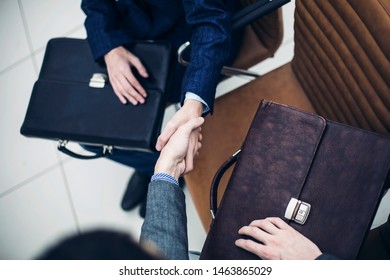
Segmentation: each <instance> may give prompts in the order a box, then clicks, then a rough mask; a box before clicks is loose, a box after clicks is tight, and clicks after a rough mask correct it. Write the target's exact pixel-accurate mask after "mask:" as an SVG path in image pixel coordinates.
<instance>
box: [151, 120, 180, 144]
mask: <svg viewBox="0 0 390 280" xmlns="http://www.w3.org/2000/svg"><path fill="white" fill-rule="evenodd" d="M176 129H177V127H176V126H175V125H174V124H173V123H171V122H168V123H167V125H166V126H165V128H164V130H163V131H162V132H161V134H160V136H159V137H158V138H157V143H156V150H157V151H161V150H162V149H163V148H164V147H165V145H166V144H167V143H168V140H169V138H171V136H172V135H173V133H175V131H176Z"/></svg>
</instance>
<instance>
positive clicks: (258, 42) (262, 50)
mask: <svg viewBox="0 0 390 280" xmlns="http://www.w3.org/2000/svg"><path fill="white" fill-rule="evenodd" d="M239 2H240V4H241V6H242V7H243V8H245V7H248V6H250V5H252V4H253V3H255V2H256V0H240V1H239ZM242 33H243V34H242V43H241V47H240V50H239V53H238V55H237V58H236V60H235V61H234V63H233V65H232V66H233V67H237V68H243V69H248V68H249V67H251V66H253V65H256V64H257V63H259V62H261V61H263V60H264V59H266V58H268V57H272V56H273V55H274V54H275V52H276V50H277V49H278V48H279V47H280V44H281V42H282V39H283V15H282V9H277V10H275V11H273V12H271V13H269V14H267V15H265V16H263V17H262V18H260V19H259V20H257V21H254V22H252V23H251V24H249V25H248V26H246V27H245V28H244V29H243V30H242Z"/></svg>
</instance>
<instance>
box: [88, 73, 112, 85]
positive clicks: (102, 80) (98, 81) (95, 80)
mask: <svg viewBox="0 0 390 280" xmlns="http://www.w3.org/2000/svg"><path fill="white" fill-rule="evenodd" d="M106 81H108V77H107V75H106V74H104V73H93V75H92V77H91V79H90V80H89V86H90V87H92V88H104V86H105V85H106Z"/></svg>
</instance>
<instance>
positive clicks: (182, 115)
mask: <svg viewBox="0 0 390 280" xmlns="http://www.w3.org/2000/svg"><path fill="white" fill-rule="evenodd" d="M202 112H203V104H202V103H201V102H199V101H196V100H191V99H189V100H186V101H185V102H184V105H183V107H181V108H180V109H179V111H177V112H176V113H175V115H174V116H173V117H172V119H170V120H169V121H168V123H167V124H166V126H165V128H164V130H163V131H162V132H161V134H160V136H159V137H158V139H157V144H156V150H157V151H161V150H162V148H164V146H165V145H166V144H167V142H168V141H169V139H170V138H171V136H172V135H173V134H174V133H175V132H176V130H177V129H178V128H179V127H180V126H181V125H183V124H185V123H187V122H188V121H189V120H191V119H193V118H197V117H200V116H201V115H202Z"/></svg>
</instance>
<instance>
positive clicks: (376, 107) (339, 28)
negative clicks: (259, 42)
mask: <svg viewBox="0 0 390 280" xmlns="http://www.w3.org/2000/svg"><path fill="white" fill-rule="evenodd" d="M389 11H390V0H372V1H357V0H345V1H339V0H318V1H312V0H296V10H295V32H294V33H295V34H294V38H295V51H294V57H293V59H292V61H291V62H289V63H287V64H285V65H284V66H282V67H280V68H278V69H276V70H274V71H272V72H270V73H268V74H266V75H265V76H262V77H259V78H257V79H255V80H253V81H251V82H249V83H248V84H246V85H244V86H242V87H240V88H238V89H236V90H234V91H232V92H230V93H228V94H226V95H224V96H222V97H220V98H218V99H217V100H216V102H215V108H214V114H213V115H212V116H208V117H207V118H206V122H205V124H204V125H203V127H202V131H203V147H202V149H201V151H200V154H199V156H198V157H197V158H196V160H195V169H194V171H193V172H191V173H190V174H188V175H186V177H185V180H186V183H187V186H188V188H189V191H190V194H191V196H192V199H193V201H194V204H195V207H196V209H197V211H198V213H199V215H200V219H201V221H202V224H203V226H204V228H205V230H206V231H208V228H209V226H210V222H211V217H210V213H209V190H210V184H211V182H212V179H213V176H214V174H215V173H216V171H217V169H218V168H219V167H220V165H221V164H222V163H223V162H224V161H225V160H226V159H227V158H228V157H229V156H230V155H232V154H233V153H234V152H235V151H237V150H238V149H239V148H240V146H241V144H242V142H243V140H244V138H245V135H246V133H247V131H248V128H249V126H250V124H251V121H252V119H253V116H254V114H255V112H256V110H257V108H258V106H259V103H260V101H261V100H262V99H267V100H270V101H275V102H279V103H283V104H287V105H291V106H294V107H297V108H299V109H302V110H304V111H308V112H315V113H318V114H319V115H322V116H324V117H325V118H328V119H331V120H334V121H338V122H342V123H346V124H349V125H352V126H355V127H360V128H363V129H367V130H371V131H375V132H378V133H383V134H389V133H390V112H389V108H390V88H389V85H390V64H389V57H390V16H389ZM286 121H288V120H286ZM231 169H232V168H231ZM230 175H231V172H230V173H227V174H225V176H224V178H223V179H222V180H221V183H220V187H219V189H220V190H222V191H221V192H220V195H221V194H222V192H223V190H224V189H225V188H226V184H227V182H228V180H229V177H230Z"/></svg>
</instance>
